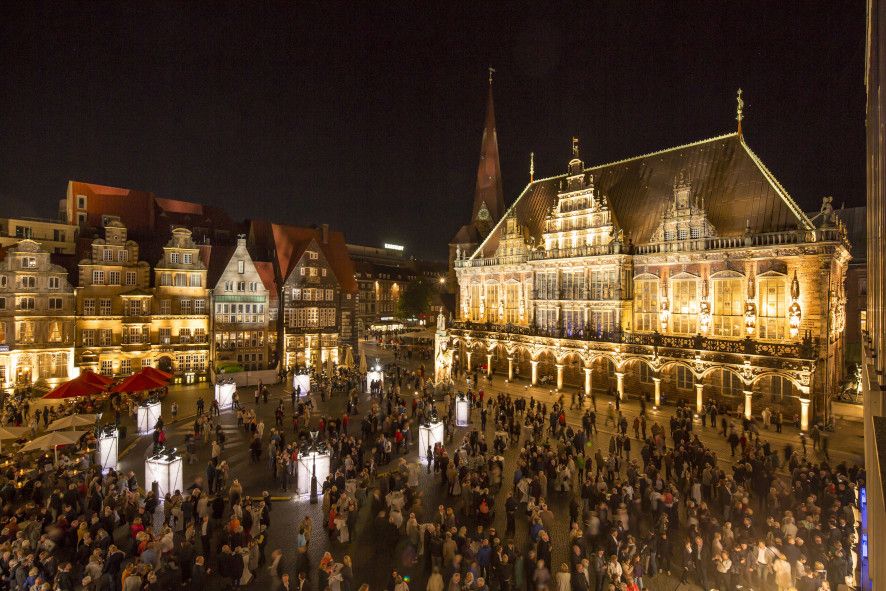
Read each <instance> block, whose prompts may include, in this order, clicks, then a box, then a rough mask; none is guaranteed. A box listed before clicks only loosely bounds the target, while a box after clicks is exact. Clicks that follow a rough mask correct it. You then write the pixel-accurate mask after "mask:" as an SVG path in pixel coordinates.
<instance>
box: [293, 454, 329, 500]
mask: <svg viewBox="0 0 886 591" xmlns="http://www.w3.org/2000/svg"><path fill="white" fill-rule="evenodd" d="M329 465H330V462H329V454H328V453H319V452H316V451H312V452H308V453H307V454H305V455H299V458H298V482H297V483H296V487H295V494H296V495H298V496H300V497H308V496H310V494H311V476H313V475H314V473H315V472H314V470H316V474H317V494H318V495H320V494H322V493H323V482H325V481H326V477H327V476H329Z"/></svg>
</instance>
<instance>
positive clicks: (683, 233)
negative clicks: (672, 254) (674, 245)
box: [677, 228, 689, 240]
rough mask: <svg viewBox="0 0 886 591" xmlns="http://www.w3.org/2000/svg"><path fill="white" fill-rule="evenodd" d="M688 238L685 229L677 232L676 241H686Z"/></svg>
mask: <svg viewBox="0 0 886 591" xmlns="http://www.w3.org/2000/svg"><path fill="white" fill-rule="evenodd" d="M688 237H689V232H688V231H687V230H686V228H680V229H679V230H677V240H686V239H687V238H688Z"/></svg>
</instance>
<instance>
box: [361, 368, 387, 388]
mask: <svg viewBox="0 0 886 591" xmlns="http://www.w3.org/2000/svg"><path fill="white" fill-rule="evenodd" d="M372 382H381V389H382V390H384V389H385V372H383V371H382V370H381V365H379V364H378V363H376V364H375V367H373V368H372V369H371V370H369V371H367V372H366V393H367V394H369V393H370V392H372Z"/></svg>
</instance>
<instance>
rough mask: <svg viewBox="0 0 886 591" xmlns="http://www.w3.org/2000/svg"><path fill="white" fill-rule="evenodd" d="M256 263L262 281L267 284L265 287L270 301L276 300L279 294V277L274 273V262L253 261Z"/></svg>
mask: <svg viewBox="0 0 886 591" xmlns="http://www.w3.org/2000/svg"><path fill="white" fill-rule="evenodd" d="M252 264H253V265H255V270H256V271H258V275H259V277H261V281H262V283H264V284H265V289H267V290H268V298H269V301H270V302H272V303H273V302H276V301H277V299H278V298H279V296H278V295H277V291H278V288H277V279H276V277H275V275H274V263H271V262H269V261H253V263H252Z"/></svg>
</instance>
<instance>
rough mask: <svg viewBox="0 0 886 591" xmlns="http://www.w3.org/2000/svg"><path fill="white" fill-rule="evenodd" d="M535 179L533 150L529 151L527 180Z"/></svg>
mask: <svg viewBox="0 0 886 591" xmlns="http://www.w3.org/2000/svg"><path fill="white" fill-rule="evenodd" d="M534 179H535V152H529V182H530V183H531V182H532V181H533V180H534Z"/></svg>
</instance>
